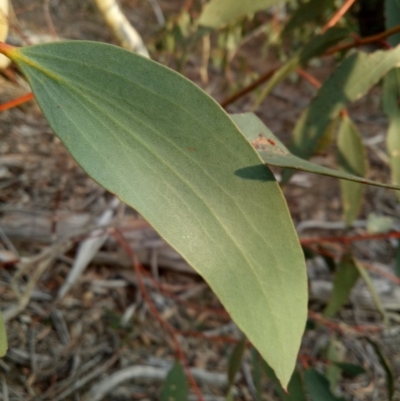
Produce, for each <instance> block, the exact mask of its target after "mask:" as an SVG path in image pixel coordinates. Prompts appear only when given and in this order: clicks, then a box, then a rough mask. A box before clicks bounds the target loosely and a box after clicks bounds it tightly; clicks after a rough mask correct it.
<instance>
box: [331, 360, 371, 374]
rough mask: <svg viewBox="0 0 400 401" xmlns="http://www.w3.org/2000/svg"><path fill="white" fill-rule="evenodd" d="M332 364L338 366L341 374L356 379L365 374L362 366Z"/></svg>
mask: <svg viewBox="0 0 400 401" xmlns="http://www.w3.org/2000/svg"><path fill="white" fill-rule="evenodd" d="M333 364H334V365H336V366H339V368H340V369H341V370H342V372H343V373H344V374H345V375H347V376H350V377H357V376H359V375H362V374H364V373H365V369H364V368H363V367H362V366H360V365H355V364H354V363H348V362H337V361H333Z"/></svg>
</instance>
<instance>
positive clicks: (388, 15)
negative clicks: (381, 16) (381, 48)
mask: <svg viewBox="0 0 400 401" xmlns="http://www.w3.org/2000/svg"><path fill="white" fill-rule="evenodd" d="M384 2H385V25H386V29H390V28H394V27H395V26H398V25H400V2H399V0H384ZM387 41H388V42H389V44H390V45H391V46H393V47H394V46H397V45H398V44H400V33H396V34H394V35H392V36H389V37H388V39H387Z"/></svg>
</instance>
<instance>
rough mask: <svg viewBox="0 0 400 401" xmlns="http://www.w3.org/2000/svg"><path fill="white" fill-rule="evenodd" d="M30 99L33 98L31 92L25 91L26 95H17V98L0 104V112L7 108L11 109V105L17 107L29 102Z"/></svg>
mask: <svg viewBox="0 0 400 401" xmlns="http://www.w3.org/2000/svg"><path fill="white" fill-rule="evenodd" d="M32 99H33V93H32V92H30V93H27V94H26V95H23V96H21V97H18V98H17V99H14V100H11V101H9V102H7V103H3V104H0V112H1V111H5V110H8V109H12V108H13V107H17V106H19V105H20V104H23V103H26V102H29V101H30V100H32Z"/></svg>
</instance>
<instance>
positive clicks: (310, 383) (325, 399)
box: [305, 369, 346, 401]
mask: <svg viewBox="0 0 400 401" xmlns="http://www.w3.org/2000/svg"><path fill="white" fill-rule="evenodd" d="M305 380H306V388H307V392H308V394H309V395H310V398H311V400H312V401H346V400H345V399H344V398H342V397H336V396H335V395H333V394H332V393H331V391H330V389H329V381H328V380H327V378H326V377H325V376H323V375H321V373H318V372H317V371H316V370H315V369H308V370H307V371H306V374H305Z"/></svg>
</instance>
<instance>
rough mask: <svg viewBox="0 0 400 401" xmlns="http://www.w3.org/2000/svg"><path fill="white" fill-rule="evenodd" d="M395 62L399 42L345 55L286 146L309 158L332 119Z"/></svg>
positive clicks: (399, 52)
mask: <svg viewBox="0 0 400 401" xmlns="http://www.w3.org/2000/svg"><path fill="white" fill-rule="evenodd" d="M397 65H400V46H398V47H396V48H394V49H391V50H385V51H376V52H374V53H371V54H367V53H364V52H362V51H357V52H356V53H354V54H352V55H351V56H349V57H348V58H346V59H345V60H344V61H343V63H342V64H341V65H340V66H339V67H338V68H337V69H336V70H335V72H334V73H333V74H332V75H331V76H330V77H329V78H328V79H327V80H326V81H325V82H324V84H323V86H322V87H321V89H320V90H319V92H318V95H317V96H316V98H315V99H314V100H313V101H312V102H311V104H310V106H309V107H308V108H307V109H306V110H305V112H304V113H303V114H302V116H301V118H300V119H299V121H298V123H297V125H296V127H295V130H294V133H293V140H292V144H291V146H290V147H289V149H290V150H291V151H292V153H294V154H295V155H297V156H299V157H302V158H304V159H308V158H310V157H311V156H312V155H313V154H314V152H315V149H316V147H317V146H318V142H319V140H320V138H321V136H322V135H323V134H324V132H325V131H326V128H327V127H328V125H329V124H330V122H331V121H332V119H334V118H335V117H337V116H338V114H339V113H340V111H341V110H342V109H343V108H344V107H345V106H346V105H347V104H349V103H351V102H353V101H355V100H357V99H359V98H361V97H362V96H363V95H364V94H365V93H366V92H367V91H368V90H369V89H370V88H371V87H372V86H374V85H375V84H377V83H378V82H379V80H380V79H382V77H383V76H385V75H386V74H387V73H388V71H390V70H391V69H392V68H394V67H395V66H397Z"/></svg>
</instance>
